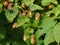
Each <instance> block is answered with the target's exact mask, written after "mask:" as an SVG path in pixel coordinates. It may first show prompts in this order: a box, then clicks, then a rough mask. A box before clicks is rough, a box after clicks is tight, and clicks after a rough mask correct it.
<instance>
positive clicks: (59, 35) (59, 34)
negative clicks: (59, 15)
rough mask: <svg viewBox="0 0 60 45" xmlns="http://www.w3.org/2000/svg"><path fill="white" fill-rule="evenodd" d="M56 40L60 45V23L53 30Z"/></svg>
mask: <svg viewBox="0 0 60 45" xmlns="http://www.w3.org/2000/svg"><path fill="white" fill-rule="evenodd" d="M53 35H54V39H55V40H56V41H57V42H58V43H59V42H60V23H58V24H57V25H56V26H55V27H54V29H53Z"/></svg>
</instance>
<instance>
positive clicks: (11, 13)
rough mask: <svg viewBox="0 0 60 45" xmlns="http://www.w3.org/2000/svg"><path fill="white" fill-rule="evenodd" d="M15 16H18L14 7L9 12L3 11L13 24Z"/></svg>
mask: <svg viewBox="0 0 60 45" xmlns="http://www.w3.org/2000/svg"><path fill="white" fill-rule="evenodd" d="M17 14H18V9H17V7H15V6H14V7H13V10H12V11H11V12H10V11H8V10H5V16H6V18H7V20H8V21H9V22H13V20H14V18H15V17H16V16H17Z"/></svg>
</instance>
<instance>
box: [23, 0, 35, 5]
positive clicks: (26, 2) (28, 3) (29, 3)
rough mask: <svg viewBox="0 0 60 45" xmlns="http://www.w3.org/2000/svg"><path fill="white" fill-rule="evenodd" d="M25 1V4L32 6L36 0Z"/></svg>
mask: <svg viewBox="0 0 60 45" xmlns="http://www.w3.org/2000/svg"><path fill="white" fill-rule="evenodd" d="M23 2H24V3H25V5H27V6H30V5H31V4H33V2H34V0H23Z"/></svg>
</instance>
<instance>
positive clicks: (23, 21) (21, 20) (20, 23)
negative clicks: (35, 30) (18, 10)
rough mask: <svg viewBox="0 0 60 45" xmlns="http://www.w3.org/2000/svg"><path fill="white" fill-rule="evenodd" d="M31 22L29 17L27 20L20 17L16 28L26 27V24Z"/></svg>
mask: <svg viewBox="0 0 60 45" xmlns="http://www.w3.org/2000/svg"><path fill="white" fill-rule="evenodd" d="M29 20H30V19H29V18H28V17H25V18H24V17H18V19H17V26H16V27H19V26H22V25H24V24H25V23H27V22H29Z"/></svg>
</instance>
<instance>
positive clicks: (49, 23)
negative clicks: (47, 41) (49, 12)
mask: <svg viewBox="0 0 60 45" xmlns="http://www.w3.org/2000/svg"><path fill="white" fill-rule="evenodd" d="M55 24H56V21H54V18H44V19H43V20H42V24H41V25H40V27H41V28H42V29H38V30H37V31H36V33H35V36H36V39H38V38H39V37H40V36H42V35H43V34H45V33H47V32H48V31H49V30H50V29H51V28H52V27H54V26H55Z"/></svg>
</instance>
